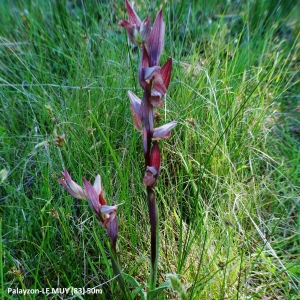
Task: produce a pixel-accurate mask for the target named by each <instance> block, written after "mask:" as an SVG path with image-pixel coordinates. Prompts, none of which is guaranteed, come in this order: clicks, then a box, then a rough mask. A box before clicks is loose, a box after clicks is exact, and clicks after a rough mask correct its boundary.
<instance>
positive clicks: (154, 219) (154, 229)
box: [147, 187, 159, 290]
mask: <svg viewBox="0 0 300 300" xmlns="http://www.w3.org/2000/svg"><path fill="white" fill-rule="evenodd" d="M147 193H148V207H149V218H150V226H151V265H150V290H153V289H155V287H156V279H157V267H158V254H159V226H158V209H157V205H156V199H155V192H154V190H153V189H152V188H150V187H147Z"/></svg>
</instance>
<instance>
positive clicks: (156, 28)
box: [148, 10, 165, 66]
mask: <svg viewBox="0 0 300 300" xmlns="http://www.w3.org/2000/svg"><path fill="white" fill-rule="evenodd" d="M164 37H165V23H164V20H163V15H162V11H161V10H160V11H159V13H158V14H157V16H156V19H155V21H154V24H153V28H152V30H151V33H150V37H149V40H148V46H149V55H150V66H155V65H158V62H159V58H160V56H161V53H162V50H163V47H164Z"/></svg>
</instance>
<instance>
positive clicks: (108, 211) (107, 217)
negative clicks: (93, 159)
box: [57, 170, 118, 242]
mask: <svg viewBox="0 0 300 300" xmlns="http://www.w3.org/2000/svg"><path fill="white" fill-rule="evenodd" d="M62 174H63V177H64V178H58V179H57V180H58V182H59V183H60V184H61V185H62V186H63V187H64V188H65V190H66V191H67V192H68V193H69V194H70V195H71V196H73V197H75V198H77V199H84V200H88V201H89V202H90V204H91V206H92V208H93V210H94V212H95V214H96V216H97V219H98V220H99V222H100V224H101V226H106V230H107V233H108V235H109V237H110V238H111V240H112V241H113V242H116V239H117V235H118V231H117V218H116V213H117V208H118V206H117V205H112V206H109V205H107V203H106V200H105V199H104V196H103V189H102V186H101V178H100V175H99V174H98V175H97V176H96V178H95V182H94V185H92V184H91V183H90V182H89V181H87V180H86V179H85V178H82V181H83V186H84V189H83V188H82V187H81V186H80V185H79V184H77V183H76V182H74V181H73V180H72V178H71V176H70V175H69V173H68V171H67V170H64V171H63V172H62Z"/></svg>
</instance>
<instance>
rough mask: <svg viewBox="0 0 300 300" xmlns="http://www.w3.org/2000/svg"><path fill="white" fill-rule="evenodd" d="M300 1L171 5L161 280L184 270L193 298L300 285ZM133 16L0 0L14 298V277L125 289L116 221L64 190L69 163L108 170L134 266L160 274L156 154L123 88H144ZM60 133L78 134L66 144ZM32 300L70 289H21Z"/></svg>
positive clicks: (4, 257) (5, 206)
mask: <svg viewBox="0 0 300 300" xmlns="http://www.w3.org/2000/svg"><path fill="white" fill-rule="evenodd" d="M156 2H157V1H152V2H151V3H148V2H142V1H137V5H138V9H137V10H138V11H139V12H143V13H141V15H143V16H144V17H147V16H148V14H149V13H152V12H153V13H154V12H155V11H156V8H157V7H158V6H159V4H158V3H160V2H157V3H156ZM276 3H277V2H276ZM297 9H299V5H298V6H297V5H296V4H295V3H294V2H292V1H281V2H280V1H279V2H278V3H277V6H274V2H273V1H255V2H251V1H248V2H247V1H244V2H243V1H242V2H234V1H221V3H220V1H215V2H214V1H212V2H210V3H209V4H208V3H206V2H205V3H204V1H172V2H166V3H164V4H163V10H164V15H165V20H166V46H165V51H164V53H163V56H164V57H163V58H162V60H164V61H165V59H164V58H167V57H169V56H172V57H173V59H174V60H173V62H174V66H173V73H172V79H171V84H170V88H169V93H168V95H167V97H166V107H165V111H164V110H163V109H162V110H160V111H159V114H158V115H157V122H158V123H159V122H161V124H164V123H165V121H171V120H178V121H179V124H178V125H177V127H176V129H175V130H174V131H173V132H172V137H171V138H170V139H168V140H167V142H164V143H165V147H164V149H163V151H162V160H163V163H162V166H163V169H162V173H161V177H160V181H159V182H158V185H157V187H156V193H157V200H158V206H159V210H160V240H161V250H160V261H159V270H158V278H159V281H161V282H163V281H164V280H165V276H166V274H167V273H177V274H181V276H182V277H181V280H182V282H183V284H184V285H185V286H186V287H187V288H188V295H189V297H190V299H297V297H298V292H299V290H298V286H299V281H300V274H299V255H298V253H299V248H300V247H299V226H300V213H299V165H300V153H299V119H298V116H299V105H300V103H299V88H298V86H299V79H298V78H299V77H298V75H299V71H298V69H297V64H298V58H297V53H298V52H299V22H298V21H297V14H296V11H297ZM124 14H125V11H124V3H123V1H97V0H93V1H74V2H72V1H69V2H67V5H65V3H64V2H63V1H54V0H53V1H41V0H40V1H39V0H36V1H25V0H22V1H2V2H1V3H0V19H1V20H2V26H1V28H0V40H1V41H0V55H1V59H0V66H1V68H0V70H1V72H0V99H1V100H0V101H1V105H0V110H1V120H0V141H1V148H0V152H1V159H0V164H1V165H0V171H1V170H2V171H1V177H0V181H1V188H0V197H1V202H0V212H1V219H2V221H1V222H0V229H1V233H2V239H1V244H0V250H1V253H0V256H1V264H0V269H1V273H0V274H1V275H2V276H1V282H3V285H2V290H1V295H2V299H15V298H16V297H14V296H13V295H12V294H8V288H37V289H42V288H52V287H53V288H57V287H70V286H72V287H75V288H81V287H85V288H91V287H98V288H101V289H102V290H103V293H102V295H101V297H102V298H101V299H120V290H119V287H118V285H117V283H116V279H115V278H114V277H113V273H112V269H111V265H110V260H109V259H108V257H109V252H108V248H107V237H106V235H105V232H104V231H103V230H101V228H99V226H98V224H97V220H95V219H94V217H93V214H92V213H91V210H90V208H89V206H88V204H87V203H86V202H83V201H80V200H74V199H72V198H71V197H70V196H68V195H67V194H66V193H64V191H62V190H61V188H60V186H59V185H58V183H57V181H56V178H57V177H58V176H60V172H61V171H62V170H63V168H67V169H68V170H69V171H70V173H71V174H72V176H73V179H74V180H76V181H77V182H80V178H81V177H82V176H85V177H86V178H87V179H88V180H90V179H92V178H94V175H95V174H97V173H100V174H101V177H102V183H103V186H104V189H105V193H106V198H107V199H109V202H110V203H121V202H124V204H123V205H122V206H120V207H119V209H118V217H119V219H118V220H119V241H118V251H119V253H120V258H121V266H122V268H123V271H124V272H125V273H127V274H130V275H132V276H133V277H134V278H136V280H137V281H138V282H139V283H145V280H147V278H148V273H149V270H148V269H147V268H148V261H147V260H148V257H149V254H150V245H149V241H148V233H149V224H148V221H147V220H148V219H147V209H148V208H147V203H146V201H145V192H144V188H143V184H142V182H141V178H142V177H143V171H144V170H143V156H142V155H141V154H137V153H142V151H141V145H140V136H139V133H138V132H136V131H135V130H134V128H133V126H132V124H131V123H132V121H131V115H130V111H129V106H128V100H127V95H126V91H127V90H133V91H135V92H136V93H137V95H138V89H137V85H138V83H137V82H136V79H134V78H135V74H136V72H137V69H136V68H137V67H136V66H137V65H138V61H139V58H138V53H137V51H136V49H134V48H132V47H131V46H129V45H128V46H127V47H124V45H125V44H126V36H125V34H124V32H123V31H122V30H121V29H120V28H118V26H117V21H118V20H119V19H120V18H122V17H124ZM138 96H141V95H138ZM166 112H168V113H167V114H166ZM166 116H167V120H165V119H166ZM54 129H56V131H57V134H59V135H61V134H65V139H66V143H64V144H63V145H62V147H58V146H57V145H56V144H55V143H54V137H55V133H54ZM6 171H7V172H8V175H7V176H5V174H6ZM1 266H2V267H1ZM167 294H168V297H169V298H171V299H175V298H176V294H175V293H174V292H173V291H172V290H169V291H168V292H167V293H166V294H161V295H160V297H161V298H160V299H166V298H167ZM28 297H29V298H30V299H43V298H45V299H46V298H50V299H52V298H53V299H60V298H63V299H67V298H71V295H60V296H59V295H53V294H52V295H48V296H46V295H41V294H39V295H30V296H23V295H18V296H17V298H19V299H28ZM78 297H79V296H78ZM82 297H84V299H93V298H96V295H84V296H82Z"/></svg>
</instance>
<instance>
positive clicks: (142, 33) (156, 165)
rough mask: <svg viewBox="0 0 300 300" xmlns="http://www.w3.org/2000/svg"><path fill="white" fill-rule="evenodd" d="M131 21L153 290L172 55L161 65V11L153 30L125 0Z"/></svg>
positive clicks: (134, 105) (133, 103) (127, 24)
mask: <svg viewBox="0 0 300 300" xmlns="http://www.w3.org/2000/svg"><path fill="white" fill-rule="evenodd" d="M125 5H126V10H127V14H128V21H127V20H121V21H120V22H119V24H118V25H119V26H122V27H124V28H125V29H126V31H127V35H128V38H129V40H130V41H131V42H132V43H133V44H134V45H137V46H139V47H140V53H141V58H140V64H139V69H138V80H139V85H140V86H141V88H142V89H143V90H144V93H143V98H142V99H139V97H138V96H136V95H135V94H134V93H133V92H131V91H128V96H129V100H130V110H131V113H132V118H133V124H134V127H135V128H136V129H137V130H138V131H140V132H141V134H142V141H143V152H144V160H145V175H144V178H143V183H144V185H145V186H146V189H147V201H148V208H149V219H150V226H151V239H150V240H151V268H150V269H151V272H150V289H154V288H155V287H156V277H157V265H158V253H159V230H158V209H157V204H156V196H155V191H154V188H155V186H156V183H157V180H158V177H159V174H160V164H161V155H160V149H159V145H158V142H157V141H158V140H160V139H164V138H168V137H169V136H170V131H171V129H172V128H173V127H175V126H176V124H177V122H170V123H167V124H165V125H163V126H160V127H157V128H155V126H154V125H155V124H154V121H155V120H154V117H155V109H156V108H159V107H163V106H164V103H163V101H162V99H163V97H164V96H165V94H166V92H167V89H168V87H169V83H170V78H171V72H172V58H170V59H169V60H167V62H166V63H165V64H164V65H163V66H162V67H160V66H159V61H160V57H161V54H162V50H163V46H164V35H165V23H164V20H163V14H162V11H161V10H160V11H159V12H158V14H157V16H156V19H155V21H154V24H153V26H152V29H151V19H150V17H148V18H147V19H145V20H144V21H143V22H142V21H141V20H140V18H139V17H138V15H137V13H136V12H135V11H134V9H133V7H132V6H131V5H130V3H129V2H128V0H126V1H125Z"/></svg>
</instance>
